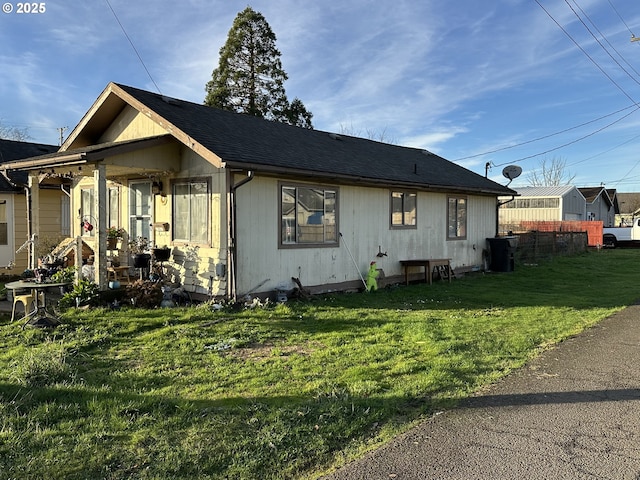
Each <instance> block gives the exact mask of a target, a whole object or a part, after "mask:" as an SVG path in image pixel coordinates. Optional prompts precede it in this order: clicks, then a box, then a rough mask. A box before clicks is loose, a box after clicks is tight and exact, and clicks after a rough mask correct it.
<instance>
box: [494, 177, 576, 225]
mask: <svg viewBox="0 0 640 480" xmlns="http://www.w3.org/2000/svg"><path fill="white" fill-rule="evenodd" d="M516 190H517V192H518V195H519V196H518V197H517V198H514V199H511V197H500V203H501V205H500V211H499V214H498V216H499V219H498V221H499V225H500V231H504V232H506V231H518V230H519V229H520V224H521V222H532V221H545V222H549V221H567V220H568V221H576V220H577V221H584V220H585V219H586V216H587V201H586V199H585V198H584V196H583V195H582V193H580V190H578V189H577V188H576V187H574V186H572V185H561V186H552V187H520V188H517V189H516Z"/></svg>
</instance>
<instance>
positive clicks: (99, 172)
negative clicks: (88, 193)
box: [93, 163, 107, 290]
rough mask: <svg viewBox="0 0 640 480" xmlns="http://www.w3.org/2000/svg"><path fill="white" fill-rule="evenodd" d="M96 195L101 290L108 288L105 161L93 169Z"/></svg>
mask: <svg viewBox="0 0 640 480" xmlns="http://www.w3.org/2000/svg"><path fill="white" fill-rule="evenodd" d="M93 181H94V191H95V192H96V195H95V197H94V201H95V208H94V212H96V216H97V218H96V223H97V225H96V230H97V231H96V234H95V239H96V240H95V250H94V254H95V259H94V269H95V283H96V284H97V285H98V287H99V288H100V290H105V289H106V288H107V167H105V165H104V164H103V163H99V164H98V165H96V167H95V169H94V170H93Z"/></svg>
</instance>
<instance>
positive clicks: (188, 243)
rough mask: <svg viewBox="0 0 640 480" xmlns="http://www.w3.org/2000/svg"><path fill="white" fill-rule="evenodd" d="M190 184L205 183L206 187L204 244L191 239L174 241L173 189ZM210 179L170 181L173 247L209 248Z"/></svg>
mask: <svg viewBox="0 0 640 480" xmlns="http://www.w3.org/2000/svg"><path fill="white" fill-rule="evenodd" d="M192 183H205V184H206V185H207V193H206V197H207V202H206V204H207V211H206V221H207V227H206V229H207V239H206V243H199V242H195V241H192V240H191V239H188V240H187V239H176V237H175V232H176V218H177V215H176V210H175V209H176V195H175V187H176V185H185V184H192ZM211 235H212V233H211V179H210V178H209V177H189V178H174V179H172V180H171V243H172V244H173V245H195V246H200V247H210V246H211Z"/></svg>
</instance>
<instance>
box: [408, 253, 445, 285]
mask: <svg viewBox="0 0 640 480" xmlns="http://www.w3.org/2000/svg"><path fill="white" fill-rule="evenodd" d="M400 265H402V268H403V269H404V282H405V284H407V285H409V268H410V267H424V281H425V282H426V283H428V284H429V285H431V283H432V281H433V273H434V271H435V272H438V273H439V274H440V278H442V279H443V280H444V279H445V278H446V279H447V280H449V283H451V259H450V258H426V259H415V260H400Z"/></svg>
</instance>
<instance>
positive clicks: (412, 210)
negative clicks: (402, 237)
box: [391, 192, 418, 228]
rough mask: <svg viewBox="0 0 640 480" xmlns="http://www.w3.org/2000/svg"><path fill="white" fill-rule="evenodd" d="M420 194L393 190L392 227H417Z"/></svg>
mask: <svg viewBox="0 0 640 480" xmlns="http://www.w3.org/2000/svg"><path fill="white" fill-rule="evenodd" d="M417 205H418V195H417V194H415V193H408V192H391V227H392V228H398V227H411V228H416V225H417V222H416V219H417V217H416V209H417Z"/></svg>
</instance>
